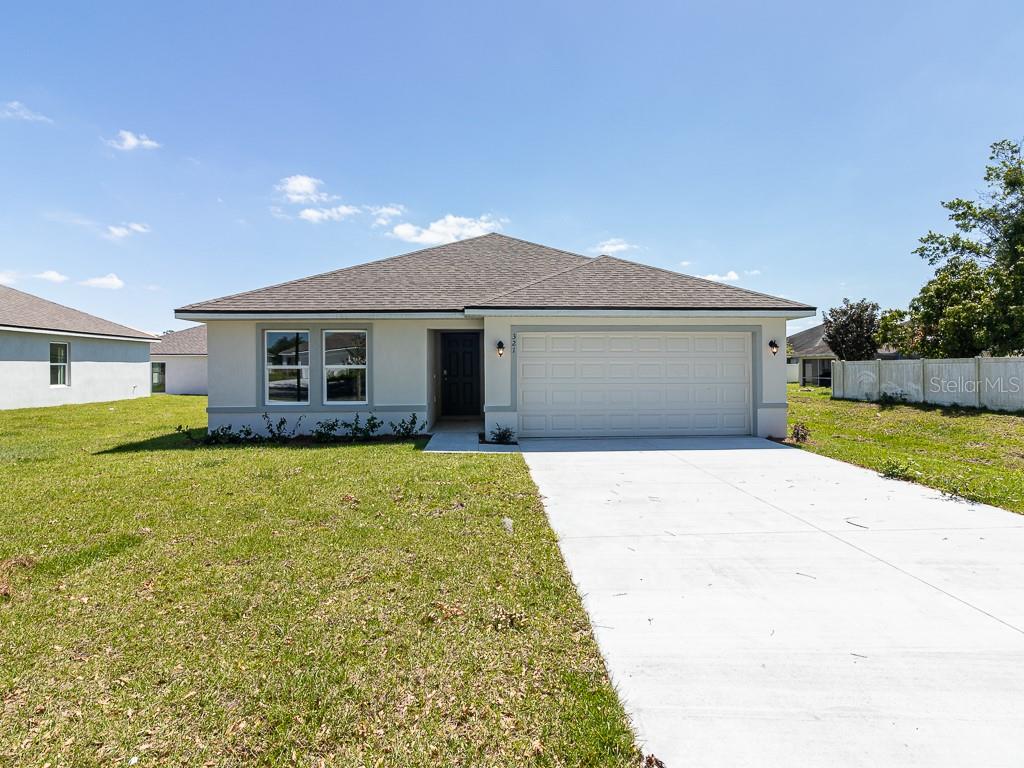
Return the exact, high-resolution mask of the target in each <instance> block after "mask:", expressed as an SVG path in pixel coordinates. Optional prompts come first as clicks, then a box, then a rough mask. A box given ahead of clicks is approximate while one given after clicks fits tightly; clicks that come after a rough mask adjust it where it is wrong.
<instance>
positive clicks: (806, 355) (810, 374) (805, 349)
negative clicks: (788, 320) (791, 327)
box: [786, 323, 836, 387]
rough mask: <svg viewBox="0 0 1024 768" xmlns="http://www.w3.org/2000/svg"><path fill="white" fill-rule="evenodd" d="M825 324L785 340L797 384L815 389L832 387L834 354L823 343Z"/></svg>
mask: <svg viewBox="0 0 1024 768" xmlns="http://www.w3.org/2000/svg"><path fill="white" fill-rule="evenodd" d="M824 336H825V324H824V323H822V324H821V325H816V326H814V327H813V328H808V329H807V330H806V331H800V332H799V333H794V334H793V335H792V336H790V337H789V338H788V339H786V342H787V344H786V346H787V348H788V355H789V358H788V360H787V362H789V363H794V364H796V365H797V366H798V368H797V379H796V381H797V383H798V384H800V385H801V386H803V385H805V384H810V385H812V386H815V387H831V386H832V361H833V360H835V359H836V355H835V352H833V351H832V349H831V347H829V345H828V344H826V343H825V338H824Z"/></svg>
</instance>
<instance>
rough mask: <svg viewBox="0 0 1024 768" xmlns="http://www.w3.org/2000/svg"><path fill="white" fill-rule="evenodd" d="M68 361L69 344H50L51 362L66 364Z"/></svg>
mask: <svg viewBox="0 0 1024 768" xmlns="http://www.w3.org/2000/svg"><path fill="white" fill-rule="evenodd" d="M67 361H68V345H67V344H50V362H51V363H66V362H67Z"/></svg>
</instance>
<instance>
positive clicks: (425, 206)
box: [0, 1, 1024, 331]
mask: <svg viewBox="0 0 1024 768" xmlns="http://www.w3.org/2000/svg"><path fill="white" fill-rule="evenodd" d="M91 5H94V4H78V5H77V6H76V5H72V4H70V3H62V4H48V3H43V2H38V3H20V4H15V5H12V6H8V7H7V8H6V9H5V11H4V21H3V24H2V25H0V195H2V198H0V200H2V204H0V281H3V282H6V283H9V284H12V285H14V286H15V287H17V288H20V289H22V290H26V291H29V292H31V293H35V294H38V295H41V296H44V297H46V298H49V299H52V300H54V301H59V302H61V303H65V304H69V305H72V306H75V307H78V308H81V309H84V310H86V311H89V312H93V313H96V314H99V315H102V316H105V317H108V318H110V319H112V320H116V321H119V322H123V323H126V324H128V325H132V326H135V327H139V328H143V329H146V330H151V331H161V330H164V329H168V328H178V327H183V326H184V325H186V324H185V323H182V322H180V321H176V320H174V319H173V315H172V312H173V309H174V307H176V306H180V305H182V304H185V303H189V302H192V301H198V300H201V299H206V298H211V297H214V296H220V295H223V294H227V293H234V292H238V291H242V290H247V289H250V288H256V287H260V286H263V285H267V284H271V283H274V282H279V281H282V280H287V279H292V278H296V277H302V276H304V275H308V274H313V273H316V272H321V271H325V270H328V269H334V268H338V267H342V266H346V265H350V264H356V263H360V262H363V261H368V260H371V259H375V258H381V257H384V256H390V255H393V254H396V253H401V252H404V251H407V250H413V249H415V248H418V247H422V245H423V244H430V243H432V242H438V241H441V240H444V239H446V238H451V237H457V236H464V235H467V234H473V233H477V232H481V231H487V230H494V229H499V228H500V231H503V232H506V233H507V234H510V235H514V236H517V237H522V238H525V239H529V240H534V241H538V242H542V243H546V244H549V245H553V246H557V247H561V248H565V249H568V250H574V251H579V252H583V253H595V252H597V251H600V250H604V251H605V252H608V251H613V252H615V253H616V255H619V256H622V257H624V258H629V259H634V260H636V261H641V262H646V263H650V264H655V265H658V266H662V267H668V268H671V269H676V270H679V271H682V272H687V273H690V274H700V275H719V276H723V277H727V278H729V279H730V281H732V282H734V283H735V284H737V285H741V286H746V287H749V288H752V289H755V290H759V291H765V292H768V293H775V294H778V295H783V296H787V297H791V298H795V299H800V300H803V301H807V302H810V303H812V304H815V305H817V306H818V307H819V308H822V309H824V308H827V307H829V306H833V305H835V304H837V303H838V302H840V301H841V299H842V298H843V297H844V296H850V297H854V298H859V297H861V296H867V297H869V298H872V299H874V300H876V301H878V302H879V303H881V304H882V305H883V307H884V306H900V305H905V303H906V302H907V301H908V300H909V299H910V298H911V297H912V296H913V295H914V294H915V293H916V292H917V289H918V288H919V287H920V285H921V283H922V282H923V281H924V280H926V279H927V278H928V277H929V276H930V273H931V271H930V269H929V268H928V266H927V265H926V264H924V263H923V262H921V260H920V259H918V257H916V256H914V255H913V254H912V253H911V250H912V249H913V248H914V247H915V244H916V239H917V238H918V237H919V236H920V235H922V234H924V233H925V232H926V231H927V230H928V229H929V228H941V229H946V228H948V227H947V224H946V221H945V217H944V215H943V211H942V209H941V208H940V207H939V201H940V200H943V199H949V198H952V197H956V196H972V195H974V194H975V193H976V192H977V191H979V190H980V188H981V186H982V184H981V174H982V169H983V165H984V163H985V160H986V157H987V150H988V145H989V144H990V143H991V142H992V141H995V140H997V139H1001V138H1015V139H1019V138H1021V137H1022V136H1024V99H1022V98H1021V78H1020V73H1021V72H1022V71H1024V46H1022V45H1021V42H1020V41H1021V30H1022V27H1024V5H1022V4H1020V3H1019V2H1007V3H1002V4H1000V3H992V4H987V3H973V4H963V3H942V2H934V3H888V2H887V3H875V2H861V3H843V4H838V3H821V2H813V3H812V2H808V3H782V4H780V3H771V4H770V3H699V4H697V3H691V4H682V3H665V4H659V3H629V4H627V3H621V4H614V5H613V4H605V3H594V2H592V1H591V2H585V3H584V2H578V3H577V2H566V3H515V4H508V3H503V4H499V3H481V2H469V3H443V4H440V3H388V4H377V3H348V4H341V3H321V4H317V3H309V4H296V3H244V4H243V3H238V4H235V5H234V7H233V8H232V7H231V6H229V5H228V4H227V3H182V2H178V3H173V4H170V3H168V4H163V6H162V7H155V4H146V3H137V2H135V3H130V4H129V3H124V4H121V3H113V2H108V3H103V4H102V10H96V9H94V8H92V7H88V6H91ZM97 5H98V4H97ZM448 217H450V218H448ZM601 244H604V247H603V248H602V247H601ZM38 275H42V277H39V276H38ZM64 278H66V279H64ZM806 325H807V322H806V321H805V322H804V323H802V324H800V325H797V326H794V327H804V326H806Z"/></svg>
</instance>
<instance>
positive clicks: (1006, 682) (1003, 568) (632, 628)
mask: <svg viewBox="0 0 1024 768" xmlns="http://www.w3.org/2000/svg"><path fill="white" fill-rule="evenodd" d="M521 448H522V452H523V455H524V458H525V459H526V462H527V464H528V465H529V468H530V472H531V474H532V475H533V478H534V480H535V481H536V482H537V485H538V486H539V488H540V491H541V494H542V495H543V496H544V497H545V498H544V504H545V507H546V509H547V512H548V515H549V517H550V520H551V524H552V526H553V527H554V529H555V531H556V533H557V534H558V537H559V542H560V545H561V548H562V552H563V555H564V557H565V559H566V562H567V564H568V566H569V569H570V571H571V573H572V576H573V579H574V580H575V581H576V584H577V586H578V588H579V590H580V592H581V594H582V595H583V600H584V604H585V606H586V608H587V611H588V612H589V614H590V617H591V620H592V622H593V624H594V628H595V633H596V635H597V640H598V643H599V645H600V647H601V650H602V652H603V654H604V656H605V659H606V661H607V664H608V668H609V671H610V673H611V675H612V678H613V681H614V682H615V684H616V686H617V688H618V690H619V692H620V695H621V697H622V700H623V701H624V703H625V705H626V708H627V710H628V712H629V713H630V716H631V717H632V719H633V722H634V725H635V727H636V729H637V731H638V735H639V737H640V739H641V744H642V745H643V747H644V749H645V752H653V753H654V754H656V755H657V756H658V757H660V758H661V759H662V760H664V761H665V763H666V764H667V766H668V768H682V767H686V768H688V767H689V766H701V767H702V768H709V767H713V766H728V768H739V767H740V766H760V767H763V768H767V767H768V766H787V768H790V767H793V766H808V767H810V766H815V767H817V766H887V767H888V766H922V768H924V767H927V768H937V767H938V766H956V767H957V768H962V767H963V766H986V768H996V766H1007V767H1008V768H1009V767H1010V766H1014V768H1016V767H1018V766H1021V765H1022V764H1024V516H1020V515H1016V514H1013V513H1010V512H1006V511H1003V510H999V509H995V508H992V507H987V506H983V505H972V504H967V503H964V502H959V501H954V500H951V499H947V498H944V497H942V496H941V494H939V493H938V492H935V491H932V490H930V489H927V488H923V487H920V486H915V485H912V484H909V483H903V482H899V481H895V480H885V479H883V478H881V477H879V476H878V475H877V474H875V473H874V472H870V471H867V470H864V469H860V468H858V467H854V466H852V465H848V464H844V463H841V462H837V461H833V460H831V459H826V458H823V457H820V456H815V455H814V454H811V453H807V452H804V451H800V450H796V449H792V448H786V447H783V446H779V445H776V444H774V443H770V442H768V441H764V440H758V439H754V438H691V439H675V440H672V439H665V440H654V439H651V440H524V441H523V444H522V446H521ZM950 460H951V461H955V457H950Z"/></svg>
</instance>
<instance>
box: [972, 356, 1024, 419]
mask: <svg viewBox="0 0 1024 768" xmlns="http://www.w3.org/2000/svg"><path fill="white" fill-rule="evenodd" d="M980 367H981V384H980V387H979V389H978V392H979V394H980V396H981V404H982V406H984V407H985V408H991V409H992V410H993V411H1019V410H1021V409H1024V358H1020V357H983V358H981V361H980Z"/></svg>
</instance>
